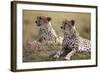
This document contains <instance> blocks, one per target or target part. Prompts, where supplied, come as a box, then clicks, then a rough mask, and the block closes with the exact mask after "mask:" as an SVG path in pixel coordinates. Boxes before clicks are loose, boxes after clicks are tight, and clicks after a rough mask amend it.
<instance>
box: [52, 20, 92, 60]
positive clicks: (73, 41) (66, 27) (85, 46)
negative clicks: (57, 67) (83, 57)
mask: <svg viewBox="0 0 100 73" xmlns="http://www.w3.org/2000/svg"><path fill="white" fill-rule="evenodd" d="M61 29H62V30H63V31H64V38H63V44H62V49H61V50H59V51H58V52H57V53H56V54H55V55H54V56H53V57H54V58H59V57H60V56H64V57H65V58H64V59H65V60H70V58H71V56H73V55H74V54H75V52H76V51H79V52H82V51H85V52H91V41H90V40H87V39H84V38H82V37H80V36H79V33H78V31H77V30H76V28H75V21H74V20H70V21H69V20H64V21H63V22H62V26H61Z"/></svg>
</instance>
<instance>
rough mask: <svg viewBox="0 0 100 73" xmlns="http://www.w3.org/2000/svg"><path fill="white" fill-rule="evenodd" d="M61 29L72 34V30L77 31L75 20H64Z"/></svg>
mask: <svg viewBox="0 0 100 73" xmlns="http://www.w3.org/2000/svg"><path fill="white" fill-rule="evenodd" d="M61 29H62V30H64V31H65V32H68V33H70V31H71V30H73V29H75V21H74V20H70V21H69V20H64V21H63V22H62V25H61Z"/></svg>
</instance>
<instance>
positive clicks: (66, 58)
mask: <svg viewBox="0 0 100 73" xmlns="http://www.w3.org/2000/svg"><path fill="white" fill-rule="evenodd" d="M75 52H76V50H75V49H74V50H72V51H71V52H69V53H68V54H67V55H66V57H65V60H70V58H71V56H73V55H74V54H75Z"/></svg>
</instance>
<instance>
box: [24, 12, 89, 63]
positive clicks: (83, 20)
mask: <svg viewBox="0 0 100 73" xmlns="http://www.w3.org/2000/svg"><path fill="white" fill-rule="evenodd" d="M38 15H46V16H49V17H51V18H52V20H51V24H52V27H53V28H54V30H55V31H56V33H57V35H59V36H63V32H62V31H61V29H60V26H61V24H62V21H63V20H64V19H68V20H72V19H73V20H75V26H76V29H77V30H78V31H79V34H80V36H82V37H84V38H86V39H89V40H90V38H91V37H90V35H91V34H90V33H91V32H90V31H91V28H90V27H91V14H89V13H75V12H52V11H33V10H23V47H24V48H23V61H24V62H27V61H28V62H31V61H35V60H36V61H37V60H38V61H42V60H43V59H41V58H42V57H43V56H41V57H39V58H38V59H37V58H36V59H34V58H35V57H36V55H37V56H38V55H39V54H40V55H43V53H42V54H41V53H37V52H36V53H37V54H35V53H32V54H29V53H28V52H27V51H26V50H25V48H27V46H26V45H27V41H34V40H37V39H38V32H39V29H38V27H37V26H36V24H35V20H36V17H37V16H38ZM49 47H50V46H49ZM58 48H59V47H58V46H56V48H55V50H57V49H58ZM27 49H28V48H27ZM50 49H51V52H52V51H54V47H53V50H52V48H50ZM27 53H28V55H31V57H30V58H29V57H28V56H27V55H26V54H27ZM49 53H50V50H49ZM45 54H46V55H45V56H46V59H47V56H48V54H47V53H45ZM34 55H35V56H34ZM79 56H81V54H79V53H78V54H76V56H74V57H72V59H82V58H83V59H88V58H90V54H87V55H85V57H82V56H81V57H79ZM40 59H41V60H40Z"/></svg>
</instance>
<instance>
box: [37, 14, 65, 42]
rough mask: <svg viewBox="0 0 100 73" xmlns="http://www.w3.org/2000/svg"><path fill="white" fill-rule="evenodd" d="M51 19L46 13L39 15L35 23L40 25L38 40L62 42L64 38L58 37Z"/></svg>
mask: <svg viewBox="0 0 100 73" xmlns="http://www.w3.org/2000/svg"><path fill="white" fill-rule="evenodd" d="M50 21H51V17H48V16H45V15H39V16H37V19H36V21H35V23H36V24H37V26H38V27H39V34H38V36H39V38H38V41H40V42H41V43H43V42H49V43H50V42H51V43H52V42H54V43H56V42H57V43H60V44H62V40H63V39H62V38H61V37H58V35H57V34H56V32H55V30H54V29H53V27H52V25H51V22H50Z"/></svg>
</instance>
